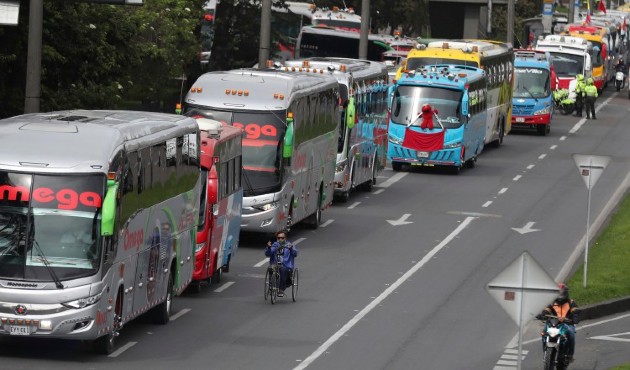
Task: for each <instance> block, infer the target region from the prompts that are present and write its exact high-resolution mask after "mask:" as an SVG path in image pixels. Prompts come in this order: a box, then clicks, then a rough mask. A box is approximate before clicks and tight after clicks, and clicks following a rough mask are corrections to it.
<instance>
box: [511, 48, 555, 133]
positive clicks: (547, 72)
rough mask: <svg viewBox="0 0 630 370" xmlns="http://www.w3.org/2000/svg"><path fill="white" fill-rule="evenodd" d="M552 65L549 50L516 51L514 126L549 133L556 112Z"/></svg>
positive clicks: (513, 104) (513, 103) (513, 100)
mask: <svg viewBox="0 0 630 370" xmlns="http://www.w3.org/2000/svg"><path fill="white" fill-rule="evenodd" d="M552 68H553V66H552V62H551V55H550V54H549V52H546V51H539V50H515V52H514V97H513V98H512V128H513V129H515V130H516V129H534V130H536V132H537V133H538V135H541V136H545V135H546V134H548V133H549V132H550V130H551V116H552V111H553V97H552V95H551V77H552V73H551V70H552Z"/></svg>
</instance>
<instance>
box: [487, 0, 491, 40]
mask: <svg viewBox="0 0 630 370" xmlns="http://www.w3.org/2000/svg"><path fill="white" fill-rule="evenodd" d="M491 35H492V0H488V26H487V27H486V36H487V37H488V38H490V36H491Z"/></svg>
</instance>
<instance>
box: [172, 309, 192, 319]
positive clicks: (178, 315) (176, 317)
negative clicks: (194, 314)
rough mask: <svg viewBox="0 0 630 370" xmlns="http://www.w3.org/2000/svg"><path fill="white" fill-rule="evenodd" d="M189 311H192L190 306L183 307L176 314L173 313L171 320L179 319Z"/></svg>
mask: <svg viewBox="0 0 630 370" xmlns="http://www.w3.org/2000/svg"><path fill="white" fill-rule="evenodd" d="M189 312H190V308H183V309H182V310H180V311H179V312H178V313H176V314H175V315H171V317H170V320H171V321H175V320H177V319H179V318H180V317H182V316H184V315H185V314H187V313H189Z"/></svg>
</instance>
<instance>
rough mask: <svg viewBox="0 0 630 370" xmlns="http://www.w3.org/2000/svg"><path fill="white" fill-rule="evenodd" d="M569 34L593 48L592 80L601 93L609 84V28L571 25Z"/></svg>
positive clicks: (590, 50) (591, 51) (591, 50)
mask: <svg viewBox="0 0 630 370" xmlns="http://www.w3.org/2000/svg"><path fill="white" fill-rule="evenodd" d="M567 28H568V30H569V34H570V35H571V36H574V37H579V38H582V39H585V40H588V41H589V42H590V43H591V45H592V47H591V48H589V52H590V54H591V63H592V70H591V78H592V79H593V83H594V84H595V87H597V90H599V93H600V94H601V92H602V90H603V89H604V87H605V86H606V85H607V83H608V79H607V76H608V73H609V71H608V68H609V65H608V60H609V59H608V47H607V46H606V44H607V42H608V41H607V40H608V28H607V27H600V26H596V25H593V24H569V25H568V26H567ZM605 40H606V41H605Z"/></svg>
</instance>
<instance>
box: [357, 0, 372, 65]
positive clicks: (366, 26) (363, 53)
mask: <svg viewBox="0 0 630 370" xmlns="http://www.w3.org/2000/svg"><path fill="white" fill-rule="evenodd" d="M369 33H370V0H361V37H360V38H359V59H367V58H368V55H367V54H368V34H369Z"/></svg>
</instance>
